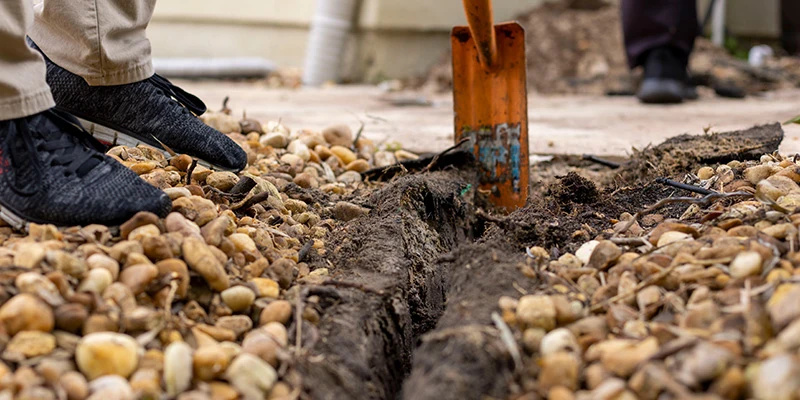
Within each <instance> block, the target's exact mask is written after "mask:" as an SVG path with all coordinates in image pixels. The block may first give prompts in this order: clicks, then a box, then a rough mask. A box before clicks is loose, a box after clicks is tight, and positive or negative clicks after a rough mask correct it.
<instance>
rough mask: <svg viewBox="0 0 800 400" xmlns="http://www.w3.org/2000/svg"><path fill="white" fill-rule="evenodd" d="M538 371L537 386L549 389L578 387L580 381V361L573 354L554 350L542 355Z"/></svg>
mask: <svg viewBox="0 0 800 400" xmlns="http://www.w3.org/2000/svg"><path fill="white" fill-rule="evenodd" d="M541 363H542V367H541V372H540V373H539V380H538V381H539V386H540V387H541V388H542V389H543V390H549V389H551V388H553V387H556V386H563V387H566V388H568V389H570V390H576V389H578V383H579V381H580V362H579V360H578V358H577V356H576V355H575V354H571V353H566V352H555V353H551V354H548V355H545V356H543V357H542V361H541Z"/></svg>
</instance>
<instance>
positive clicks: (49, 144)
mask: <svg viewBox="0 0 800 400" xmlns="http://www.w3.org/2000/svg"><path fill="white" fill-rule="evenodd" d="M100 148H101V145H100V144H99V143H97V142H96V141H95V140H94V139H92V137H91V136H89V134H88V133H87V132H85V131H84V130H83V129H80V128H79V127H78V121H77V120H75V119H74V118H73V117H72V116H70V115H68V114H66V113H63V112H60V111H56V110H48V111H45V112H43V113H40V114H36V115H33V116H30V117H26V118H20V119H14V120H6V121H0V218H2V219H3V220H5V221H6V222H7V223H9V224H10V225H12V226H14V227H15V228H17V229H24V228H26V227H27V224H28V223H29V222H34V223H38V224H54V225H59V226H75V225H87V224H92V223H98V224H105V225H118V224H121V223H123V222H125V221H126V220H127V219H129V218H130V217H132V216H133V215H134V214H136V213H137V212H139V211H150V212H153V213H155V214H157V215H159V216H161V217H164V216H166V214H167V213H169V211H170V209H171V208H172V202H171V201H170V199H169V197H168V196H167V195H166V193H164V192H163V191H161V190H159V189H157V188H156V187H154V186H152V185H150V184H148V183H147V182H145V181H143V180H142V179H140V178H139V177H138V176H137V175H136V174H135V173H134V172H133V171H131V170H130V169H128V168H126V167H125V166H123V165H122V164H120V163H119V162H117V161H116V160H114V159H113V158H111V157H108V156H106V155H105V154H103V153H101V152H100V151H98V150H99V149H100Z"/></svg>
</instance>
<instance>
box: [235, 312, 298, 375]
mask: <svg viewBox="0 0 800 400" xmlns="http://www.w3.org/2000/svg"><path fill="white" fill-rule="evenodd" d="M287 343H288V333H287V332H286V327H285V326H284V325H283V324H281V323H278V322H270V323H267V324H265V325H263V326H261V327H260V328H258V329H256V330H253V331H251V332H250V333H248V334H247V335H246V336H245V338H244V341H242V351H244V352H245V353H250V354H255V355H257V356H259V357H261V359H263V360H264V361H266V362H268V363H269V364H270V365H272V366H277V365H278V350H279V349H280V348H282V347H286V345H287Z"/></svg>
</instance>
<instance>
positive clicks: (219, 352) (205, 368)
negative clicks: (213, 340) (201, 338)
mask: <svg viewBox="0 0 800 400" xmlns="http://www.w3.org/2000/svg"><path fill="white" fill-rule="evenodd" d="M229 363H230V357H229V355H228V353H227V352H225V350H223V349H222V347H220V346H204V347H200V348H199V349H197V351H195V352H194V356H193V360H192V370H193V376H194V378H195V379H199V380H201V381H205V382H208V381H211V380H214V379H216V378H218V377H220V376H222V375H223V374H224V373H225V370H226V369H227V368H228V364H229Z"/></svg>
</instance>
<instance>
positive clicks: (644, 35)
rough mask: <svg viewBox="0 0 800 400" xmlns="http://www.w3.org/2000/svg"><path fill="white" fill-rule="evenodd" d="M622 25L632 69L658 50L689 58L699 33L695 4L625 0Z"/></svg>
mask: <svg viewBox="0 0 800 400" xmlns="http://www.w3.org/2000/svg"><path fill="white" fill-rule="evenodd" d="M622 25H623V31H624V34H625V48H626V52H627V54H628V64H629V65H630V67H631V68H635V67H637V66H639V65H642V63H643V62H644V58H645V56H646V55H647V52H648V51H650V50H652V49H654V48H657V47H664V46H669V47H673V48H675V49H679V50H681V52H683V53H684V54H685V56H686V57H687V58H688V56H689V54H690V53H691V52H692V48H693V47H694V39H695V37H696V36H697V34H698V33H699V25H698V21H697V4H696V0H622Z"/></svg>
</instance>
